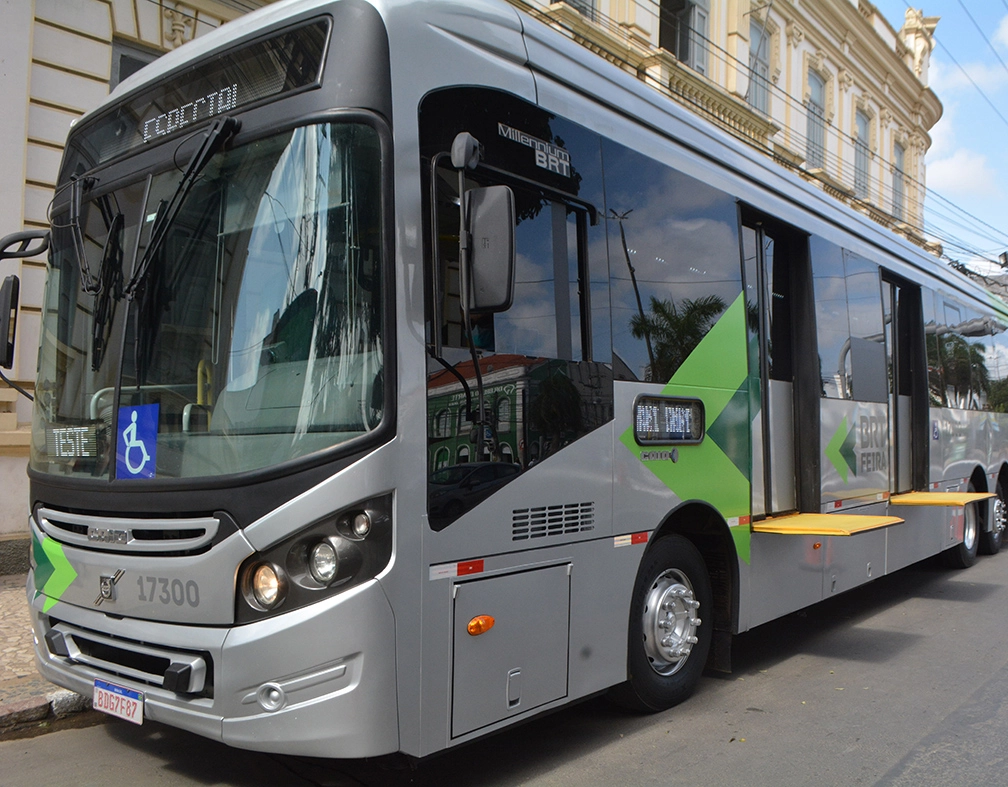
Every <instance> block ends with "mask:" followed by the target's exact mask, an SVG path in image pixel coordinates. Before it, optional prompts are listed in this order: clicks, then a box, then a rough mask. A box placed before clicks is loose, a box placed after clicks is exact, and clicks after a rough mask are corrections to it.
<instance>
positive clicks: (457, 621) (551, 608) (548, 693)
mask: <svg viewBox="0 0 1008 787" xmlns="http://www.w3.org/2000/svg"><path fill="white" fill-rule="evenodd" d="M569 616H570V564H564V565H559V566H551V567H549V568H541V569H535V570H530V571H522V572H518V573H514V574H507V575H504V576H498V577H491V578H488V579H481V580H476V581H473V582H465V583H460V584H459V585H457V586H456V589H455V610H454V624H453V645H454V666H453V670H452V737H458V736H460V735H465V734H466V733H468V732H472V731H473V730H478V729H480V728H481V727H485V726H487V725H489V724H493V723H494V722H497V721H502V720H503V719H506V718H508V717H510V716H516V715H518V714H523V713H526V712H528V711H530V710H533V709H535V708H537V707H539V706H541V705H544V704H546V703H547V702H552V701H553V700H558V699H560V698H562V697H565V696H567V650H568V627H569ZM490 618H492V619H493V620H492V624H491V621H490ZM473 621H476V622H475V623H474V625H473V626H470V623H471V622H473ZM470 629H472V633H471V632H470ZM480 632H482V633H480Z"/></svg>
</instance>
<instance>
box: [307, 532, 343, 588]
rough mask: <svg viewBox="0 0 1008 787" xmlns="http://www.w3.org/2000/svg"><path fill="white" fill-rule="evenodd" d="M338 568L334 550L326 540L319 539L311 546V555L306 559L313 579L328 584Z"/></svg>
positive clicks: (334, 576) (337, 559)
mask: <svg viewBox="0 0 1008 787" xmlns="http://www.w3.org/2000/svg"><path fill="white" fill-rule="evenodd" d="M338 569H339V558H338V557H337V556H336V550H335V549H333V545H332V544H330V543H329V542H328V541H320V542H319V543H317V544H316V545H315V546H314V547H312V551H311V555H310V556H309V559H308V570H309V571H310V572H311V575H312V576H313V577H315V581H316V582H319V583H320V584H323V585H328V584H329V583H330V582H332V581H333V579H335V578H336V571H337V570H338Z"/></svg>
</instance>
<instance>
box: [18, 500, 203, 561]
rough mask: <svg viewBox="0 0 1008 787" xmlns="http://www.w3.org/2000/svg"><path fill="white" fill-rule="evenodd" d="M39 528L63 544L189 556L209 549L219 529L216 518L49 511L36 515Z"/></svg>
mask: <svg viewBox="0 0 1008 787" xmlns="http://www.w3.org/2000/svg"><path fill="white" fill-rule="evenodd" d="M35 518H36V521H37V522H38V526H39V527H40V528H42V530H43V532H44V533H45V534H46V535H47V536H49V537H50V538H53V539H55V540H56V541H59V542H61V543H64V544H71V545H73V546H79V547H87V548H88V549H97V550H101V551H107V552H120V553H127V554H129V553H133V552H142V553H144V554H148V555H150V554H159V555H168V554H176V555H177V554H192V553H194V552H199V551H201V550H203V549H206V548H207V547H208V546H210V544H211V542H212V541H213V539H214V536H216V535H217V531H218V530H219V529H220V524H221V523H220V520H219V519H218V518H217V517H212V516H207V517H195V518H191V519H144V518H141V517H129V518H126V517H108V516H95V515H90V514H74V513H71V512H69V511H57V510H55V509H52V508H40V509H38V511H36V513H35Z"/></svg>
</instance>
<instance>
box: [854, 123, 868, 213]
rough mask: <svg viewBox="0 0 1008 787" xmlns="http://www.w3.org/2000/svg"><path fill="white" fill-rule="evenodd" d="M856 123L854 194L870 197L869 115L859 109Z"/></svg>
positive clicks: (859, 196) (862, 197) (860, 197)
mask: <svg viewBox="0 0 1008 787" xmlns="http://www.w3.org/2000/svg"><path fill="white" fill-rule="evenodd" d="M854 124H855V126H856V129H855V131H856V134H857V136H856V137H855V139H854V196H855V197H857V198H858V199H868V116H867V115H866V114H865V113H864V112H862V111H861V110H858V111H857V113H855V115H854Z"/></svg>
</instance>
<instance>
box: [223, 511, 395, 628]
mask: <svg viewBox="0 0 1008 787" xmlns="http://www.w3.org/2000/svg"><path fill="white" fill-rule="evenodd" d="M391 558H392V495H391V494H388V495H383V496H382V497H376V498H371V499H369V500H364V501H361V502H360V503H357V504H355V505H352V506H347V507H346V508H343V509H341V510H339V511H336V512H335V513H333V514H332V515H331V516H328V517H326V518H325V519H322V520H319V521H318V522H315V523H313V524H311V525H309V526H308V527H306V528H304V529H303V530H301V531H299V532H298V533H295V534H293V535H291V536H289V537H288V538H286V539H284V540H283V541H281V542H279V543H277V544H275V545H274V546H272V547H270V548H269V549H267V550H265V551H263V552H260V553H257V554H255V555H252V556H251V557H249V558H248V559H247V560H246V561H245V562H244V563H243V564H242V566H241V567H240V568H239V570H238V582H239V589H240V592H239V593H238V603H237V608H236V610H235V619H236V620H237V621H238V622H239V623H248V622H251V621H253V620H260V619H261V618H264V617H267V616H268V615H271V614H277V613H280V612H287V611H290V610H293V609H298V608H299V607H303V606H306V605H308V604H312V603H314V602H316V601H321V600H322V599H323V598H327V597H329V596H331V595H332V594H334V593H338V592H340V591H343V590H346V589H347V588H351V587H354V586H355V585H359V584H361V583H362V582H366V581H367V580H369V579H372V578H373V577H375V576H377V575H378V574H379V573H381V571H382V570H383V569H384V568H385V567H386V566H387V565H388V562H389V560H391Z"/></svg>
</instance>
